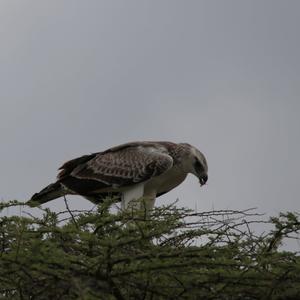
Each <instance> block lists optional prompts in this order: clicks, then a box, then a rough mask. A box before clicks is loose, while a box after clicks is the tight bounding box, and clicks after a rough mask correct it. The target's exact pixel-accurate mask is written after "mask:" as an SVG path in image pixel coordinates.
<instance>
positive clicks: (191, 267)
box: [0, 199, 300, 299]
mask: <svg viewBox="0 0 300 300" xmlns="http://www.w3.org/2000/svg"><path fill="white" fill-rule="evenodd" d="M113 202H114V199H107V200H106V201H105V203H104V204H103V205H101V206H98V207H97V209H96V210H93V211H74V210H73V211H72V210H70V209H69V207H68V206H66V207H67V209H66V211H64V212H60V213H54V212H51V211H50V210H49V209H44V210H43V217H41V218H36V217H33V216H31V215H28V216H27V217H18V216H12V217H2V218H1V219H0V225H1V226H0V247H1V252H0V253H1V260H0V295H1V297H2V298H3V299H296V298H297V297H299V295H300V258H299V256H298V255H297V253H296V252H288V251H280V250H279V249H278V247H279V245H280V243H281V241H282V240H283V239H284V238H287V237H291V236H293V235H294V236H295V235H296V234H297V233H298V232H299V230H300V222H299V215H298V214H296V213H287V214H281V215H280V216H279V217H277V218H272V219H271V220H270V221H269V223H270V224H272V225H273V227H274V228H273V229H272V230H270V231H269V232H267V233H265V234H262V235H256V234H255V233H254V232H253V231H252V230H251V226H252V224H253V223H257V222H264V221H259V220H257V218H259V217H260V216H259V215H258V214H256V213H254V211H253V210H245V211H232V210H226V211H225V210H224V211H209V212H200V213H198V212H194V211H191V210H188V209H185V208H177V207H176V206H175V205H170V206H165V207H159V208H156V209H155V210H154V211H153V212H152V214H151V217H150V218H148V217H146V215H145V212H144V211H139V212H134V213H133V212H130V211H127V212H121V211H119V212H117V213H112V212H111V211H110V209H109V208H110V206H111V204H112V203H113ZM66 204H67V202H66ZM12 205H22V203H20V202H17V201H12V202H9V203H6V204H3V205H2V208H4V207H8V206H12ZM66 214H67V216H66Z"/></svg>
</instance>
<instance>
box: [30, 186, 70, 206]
mask: <svg viewBox="0 0 300 300" xmlns="http://www.w3.org/2000/svg"><path fill="white" fill-rule="evenodd" d="M64 195H66V191H65V189H64V188H63V187H62V185H61V184H60V183H59V182H55V183H51V184H49V185H48V186H46V187H45V188H44V189H42V190H41V191H40V192H39V193H36V194H34V195H33V196H32V197H31V199H30V200H29V201H28V202H27V204H28V205H29V206H31V207H35V206H39V205H41V204H43V203H46V202H48V201H50V200H53V199H56V198H59V197H61V196H64Z"/></svg>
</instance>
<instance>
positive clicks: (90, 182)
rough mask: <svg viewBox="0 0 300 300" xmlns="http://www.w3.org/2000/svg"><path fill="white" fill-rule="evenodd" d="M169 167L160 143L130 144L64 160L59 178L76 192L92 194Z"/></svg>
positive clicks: (167, 155)
mask: <svg viewBox="0 0 300 300" xmlns="http://www.w3.org/2000/svg"><path fill="white" fill-rule="evenodd" d="M172 166H173V158H172V157H171V156H170V155H169V153H168V151H167V149H166V148H165V147H164V146H163V145H159V144H158V145H156V144H153V143H142V144H139V143H132V144H125V145H123V146H122V145H121V146H119V147H115V148H111V149H109V150H107V151H104V152H99V153H95V154H91V155H90V156H84V157H82V158H78V159H75V160H72V161H71V162H67V163H66V164H65V165H63V166H62V167H61V168H60V169H61V170H62V171H61V173H60V174H59V176H58V179H59V180H61V182H62V183H63V184H65V185H66V186H67V187H70V188H71V189H72V190H74V191H76V192H79V193H81V194H83V193H84V194H92V193H93V191H96V190H97V192H99V190H101V189H105V190H107V188H112V189H117V188H120V187H124V186H130V185H133V184H137V183H140V182H144V181H146V180H148V179H150V178H152V177H155V176H158V175H160V174H162V173H164V172H166V171H167V170H168V169H170V168H171V167H172ZM76 188H77V189H78V188H79V189H80V190H76Z"/></svg>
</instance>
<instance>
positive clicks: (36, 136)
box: [0, 0, 300, 215]
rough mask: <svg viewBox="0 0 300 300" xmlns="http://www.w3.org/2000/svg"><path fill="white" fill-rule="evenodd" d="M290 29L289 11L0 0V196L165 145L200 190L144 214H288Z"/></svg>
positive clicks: (291, 173)
mask: <svg viewBox="0 0 300 300" xmlns="http://www.w3.org/2000/svg"><path fill="white" fill-rule="evenodd" d="M299 28H300V2H299V1H292V0H289V1H276V0H270V1H264V0H259V1H239V0H236V1H230V0H227V1H214V0H209V1H208V0H207V1H174V0H172V1H171V0H169V1H142V0H137V1H98V0H97V1H96V0H95V1H92V0H89V1H75V0H73V1H71V0H70V1H61V0H59V1H58V0H57V1H54V0H49V1H46V0H44V1H30V0H27V1H13V0H2V1H1V2H0V43H1V47H0V66H1V67H0V85H1V88H0V104H1V110H0V136H1V148H0V154H1V155H0V166H1V171H0V188H1V189H0V197H1V198H2V199H4V200H9V199H18V200H24V199H28V198H29V197H30V196H31V195H32V194H33V193H34V192H37V191H39V190H40V189H41V188H43V187H44V186H45V185H47V184H48V183H50V182H52V181H54V179H55V176H56V170H57V168H58V167H59V166H60V165H61V164H62V163H63V162H64V161H65V160H68V159H71V158H74V157H76V156H79V155H83V154H87V153H91V152H95V151H101V150H104V149H105V148H107V147H110V146H112V145H117V144H120V143H123V142H127V141H132V140H170V141H178V142H181V141H182V142H189V143H191V144H193V145H195V146H197V147H198V148H199V149H200V150H201V151H203V152H204V153H205V154H206V156H207V159H208V165H209V181H208V185H207V186H205V187H203V188H199V184H198V182H197V179H196V178H193V177H192V176H190V177H189V178H188V180H187V181H186V182H185V183H184V184H182V185H181V186H180V187H178V188H177V189H175V190H173V191H172V192H171V193H169V194H167V195H166V196H164V197H162V198H160V199H159V200H158V201H157V204H158V205H159V204H162V203H169V202H171V201H174V200H175V199H176V198H179V199H180V205H182V206H189V207H191V208H194V207H196V206H197V208H198V209H199V210H202V209H203V210H207V209H211V208H215V209H223V208H230V209H243V208H249V207H253V206H256V207H258V209H259V211H261V212H267V213H268V214H273V215H274V214H277V213H278V212H279V211H285V210H299V169H300V160H299V153H300V144H299V141H300V120H299V112H300V99H299V95H300V59H299V53H300V49H299V46H300V35H299ZM70 201H71V198H70ZM72 201H73V203H72V205H73V207H76V208H77V207H81V208H83V207H86V206H87V205H89V204H88V202H86V201H85V200H83V199H81V198H78V197H77V198H76V197H75V198H72ZM47 205H48V206H49V207H51V208H56V209H59V208H62V207H64V205H63V203H62V200H55V201H53V202H51V203H48V204H47Z"/></svg>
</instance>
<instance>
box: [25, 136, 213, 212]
mask: <svg viewBox="0 0 300 300" xmlns="http://www.w3.org/2000/svg"><path fill="white" fill-rule="evenodd" d="M59 170H60V172H59V174H58V176H57V181H56V182H54V183H51V184H50V185H48V186H47V187H45V188H44V189H42V190H41V191H40V192H39V193H36V194H34V195H33V196H32V198H31V199H30V200H29V201H28V204H29V205H30V206H38V205H40V204H42V203H45V202H48V201H50V200H53V199H56V198H58V197H61V196H65V195H68V194H71V195H81V196H83V197H85V198H86V199H88V200H90V201H92V202H93V203H95V204H98V203H101V202H102V201H103V200H104V199H105V198H106V197H107V196H110V195H113V196H116V197H118V198H119V199H120V201H121V203H122V208H123V209H126V208H127V207H128V205H129V203H130V201H132V200H134V199H135V200H138V199H144V203H145V206H146V209H147V210H149V209H151V208H153V206H154V202H155V199H156V198H157V197H159V196H161V195H163V194H165V193H167V192H169V191H170V190H172V189H173V188H175V187H176V186H178V185H179V184H180V183H182V182H183V181H184V179H185V178H186V176H187V175H188V174H189V173H192V174H194V175H195V176H197V177H198V178H199V182H200V185H201V186H202V185H204V184H205V183H206V181H207V178H208V177H207V162H206V159H205V157H204V155H203V154H202V153H201V152H200V151H199V150H198V149H197V148H195V147H194V146H192V145H190V144H187V143H178V144H176V143H172V142H132V143H127V144H123V145H120V146H116V147H113V148H110V149H108V150H106V151H103V152H97V153H93V154H90V155H84V156H81V157H79V158H75V159H73V160H70V161H68V162H66V163H65V164H64V165H62V166H61V167H60V168H59Z"/></svg>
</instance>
